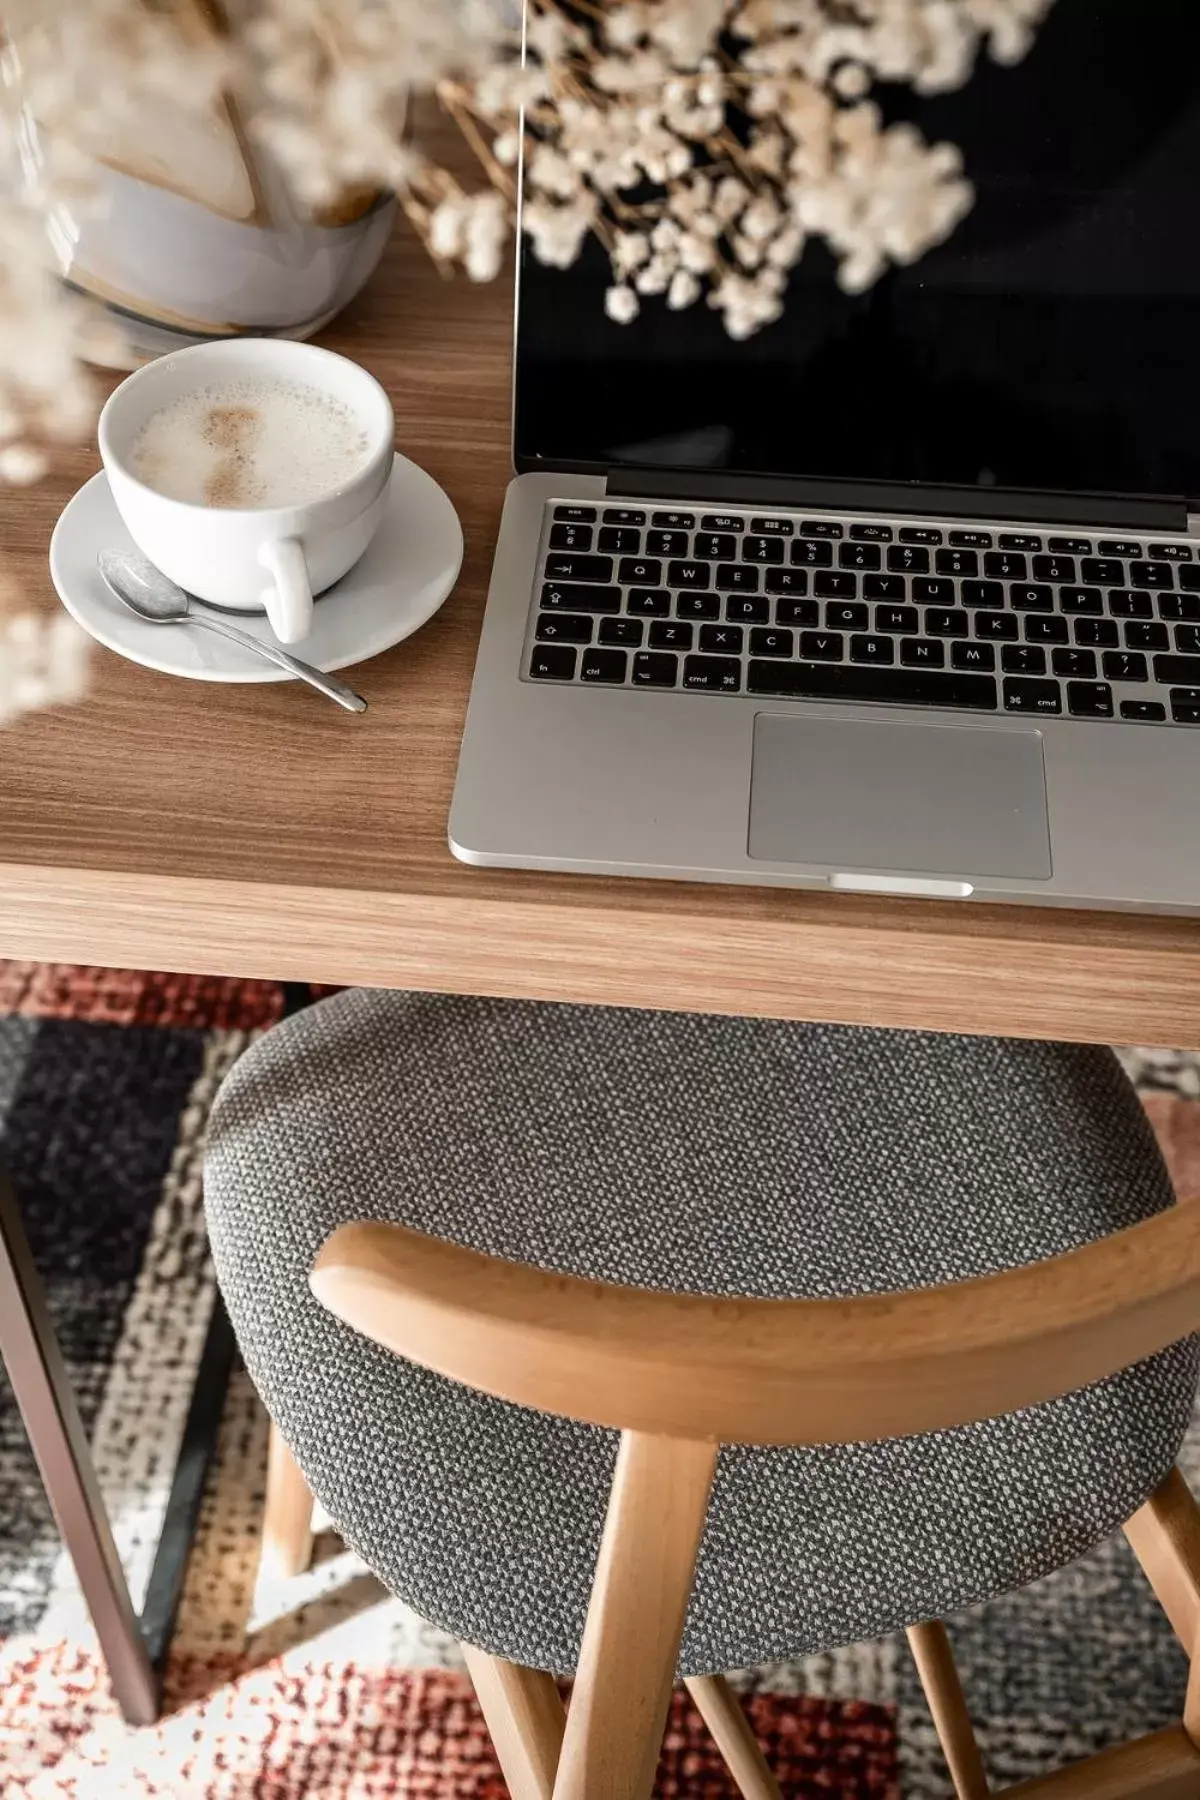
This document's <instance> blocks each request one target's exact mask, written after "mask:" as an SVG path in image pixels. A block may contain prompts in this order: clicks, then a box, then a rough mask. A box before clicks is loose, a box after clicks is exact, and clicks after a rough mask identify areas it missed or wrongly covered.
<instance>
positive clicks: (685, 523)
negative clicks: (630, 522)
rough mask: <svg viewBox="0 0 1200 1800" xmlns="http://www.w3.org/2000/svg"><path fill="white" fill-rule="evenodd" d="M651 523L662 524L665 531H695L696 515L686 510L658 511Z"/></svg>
mask: <svg viewBox="0 0 1200 1800" xmlns="http://www.w3.org/2000/svg"><path fill="white" fill-rule="evenodd" d="M650 523H651V524H652V525H661V526H662V527H663V529H664V530H665V531H694V530H695V529H696V515H695V513H685V512H656V513H655V514H654V515H653V517H652V518H651V520H650Z"/></svg>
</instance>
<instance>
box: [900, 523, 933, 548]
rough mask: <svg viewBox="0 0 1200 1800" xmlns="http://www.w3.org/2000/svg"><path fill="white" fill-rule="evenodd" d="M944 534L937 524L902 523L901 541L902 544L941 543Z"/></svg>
mask: <svg viewBox="0 0 1200 1800" xmlns="http://www.w3.org/2000/svg"><path fill="white" fill-rule="evenodd" d="M941 541H942V534H941V532H940V531H939V530H938V528H937V526H936V525H902V526H901V527H900V542H901V543H902V544H940V543H941Z"/></svg>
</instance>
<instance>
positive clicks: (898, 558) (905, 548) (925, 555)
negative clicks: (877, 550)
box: [887, 533, 941, 575]
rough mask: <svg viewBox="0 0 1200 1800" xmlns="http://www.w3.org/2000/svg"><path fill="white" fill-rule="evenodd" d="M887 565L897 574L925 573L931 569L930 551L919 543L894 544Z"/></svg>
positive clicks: (888, 555) (888, 554) (889, 552)
mask: <svg viewBox="0 0 1200 1800" xmlns="http://www.w3.org/2000/svg"><path fill="white" fill-rule="evenodd" d="M940 535H941V534H940V533H939V536H940ZM887 566H888V568H889V569H891V570H892V571H893V573H894V574H896V575H924V574H926V573H927V571H928V569H929V552H928V550H922V549H921V548H920V546H919V545H917V544H893V545H892V547H891V549H890V550H889V551H888V553H887Z"/></svg>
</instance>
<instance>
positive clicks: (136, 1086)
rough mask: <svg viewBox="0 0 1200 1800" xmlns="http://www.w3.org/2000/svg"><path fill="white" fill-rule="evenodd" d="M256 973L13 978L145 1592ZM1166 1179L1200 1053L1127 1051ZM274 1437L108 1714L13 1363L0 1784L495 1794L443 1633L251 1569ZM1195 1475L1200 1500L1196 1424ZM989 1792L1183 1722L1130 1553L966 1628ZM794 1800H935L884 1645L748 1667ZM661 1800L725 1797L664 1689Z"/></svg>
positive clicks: (218, 1484) (235, 1407) (255, 1422)
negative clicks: (146, 1721)
mask: <svg viewBox="0 0 1200 1800" xmlns="http://www.w3.org/2000/svg"><path fill="white" fill-rule="evenodd" d="M284 999H285V997H284V992H283V990H282V989H281V988H279V987H277V986H275V985H273V984H271V983H254V982H234V981H223V980H205V979H199V978H193V977H182V976H162V975H139V974H129V973H124V972H119V971H113V970H95V969H79V968H62V967H47V966H44V965H35V964H20V963H7V964H6V963H3V962H0V1147H2V1149H3V1154H4V1157H5V1160H6V1162H7V1164H8V1166H9V1168H10V1170H11V1172H12V1175H13V1178H14V1182H15V1184H16V1187H17V1191H18V1194H19V1196H20V1200H21V1204H22V1210H23V1213H24V1217H25V1221H26V1226H27V1229H28V1231H29V1234H30V1237H31V1240H32V1242H33V1247H34V1252H35V1255H36V1257H37V1259H38V1263H39V1266H40V1268H41V1270H42V1271H43V1275H44V1278H45V1280H46V1282H47V1285H48V1289H49V1294H50V1301H51V1307H52V1311H53V1316H54V1319H55V1323H56V1326H57V1329H58V1331H59V1334H60V1338H61V1340H62V1343H63V1346H64V1350H65V1352H66V1356H67V1359H68V1362H69V1365H70V1368H71V1373H72V1378H73V1381H74V1384H75V1391H76V1393H77V1394H78V1396H79V1401H80V1406H81V1409H82V1411H83V1414H84V1418H85V1422H86V1424H87V1427H88V1430H89V1432H90V1434H91V1437H92V1441H93V1446H94V1451H95V1455H96V1459H97V1463H98V1466H99V1470H100V1474H101V1480H102V1483H103V1486H104V1489H105V1493H106V1496H107V1499H108V1503H109V1507H110V1510H111V1513H112V1516H113V1518H114V1520H115V1524H116V1534H117V1538H118V1542H119V1546H120V1549H121V1553H122V1556H123V1559H124V1561H125V1564H126V1567H127V1569H128V1571H129V1573H130V1577H131V1581H132V1584H133V1587H134V1591H135V1598H137V1597H138V1595H139V1590H140V1588H141V1587H142V1586H143V1585H144V1583H145V1580H146V1577H147V1575H148V1573H149V1563H150V1559H151V1557H152V1554H153V1548H154V1543H155V1541H156V1538H157V1533H158V1527H159V1521H160V1517H161V1510H162V1505H163V1501H164V1498H165V1494H166V1490H167V1486H168V1483H169V1480H170V1474H171V1469H172V1465H173V1460H174V1454H175V1449H176V1446H177V1442H178V1437H179V1433H180V1430H181V1428H182V1423H183V1416H184V1412H185V1410H186V1406H187V1400H188V1396H189V1392H190V1386H191V1381H192V1375H193V1370H194V1368H195V1363H196V1358H197V1355H198V1352H199V1347H200V1343H201V1341H202V1339H203V1335H204V1329H205V1325H206V1322H207V1316H208V1309H209V1306H210V1303H211V1296H212V1285H211V1274H210V1272H209V1269H208V1266H207V1261H206V1254H205V1245H204V1236H203V1225H202V1213H201V1197H200V1165H201V1154H202V1142H203V1134H204V1129H205V1124H206V1121H207V1117H208V1112H209V1109H210V1107H211V1105H212V1101H213V1097H214V1095H215V1092H216V1089H217V1087H218V1085H219V1083H220V1081H221V1079H222V1077H223V1076H224V1074H225V1072H226V1071H227V1069H228V1068H229V1067H230V1066H231V1065H232V1063H233V1062H234V1060H235V1059H236V1057H237V1056H238V1055H239V1054H240V1052H241V1051H242V1049H243V1048H244V1047H245V1045H246V1043H247V1042H248V1041H249V1038H250V1036H251V1035H252V1034H253V1033H255V1032H257V1031H259V1030H261V1029H263V1028H264V1027H266V1026H268V1025H270V1024H271V1023H272V1022H273V1021H274V1020H275V1019H276V1018H278V1017H279V1016H280V1014H281V1013H282V1011H283V1008H284ZM1125 1056H1126V1061H1127V1065H1128V1066H1129V1068H1130V1070H1131V1073H1133V1074H1134V1076H1135V1078H1136V1079H1137V1081H1138V1083H1139V1086H1140V1087H1141V1089H1142V1093H1143V1097H1144V1099H1145V1102H1146V1105H1147V1108H1148V1110H1149V1111H1150V1113H1151V1116H1152V1118H1153V1120H1154V1124H1155V1127H1156V1130H1157V1131H1158V1134H1159V1138H1160V1141H1161V1142H1162V1143H1163V1146H1164V1149H1165V1150H1166V1152H1167V1155H1168V1158H1169V1160H1170V1161H1171V1164H1172V1169H1173V1172H1174V1174H1175V1179H1176V1185H1177V1187H1178V1189H1179V1191H1180V1193H1181V1194H1195V1195H1197V1196H1200V1058H1197V1057H1191V1056H1183V1055H1179V1054H1176V1053H1172V1052H1164V1051H1136V1052H1133V1051H1131V1052H1126V1053H1125ZM265 1448H266V1429H265V1421H264V1419H263V1415H262V1413H261V1411H260V1409H259V1407H258V1405H257V1402H256V1400H255V1397H254V1394H253V1392H252V1390H251V1389H250V1387H249V1384H248V1382H247V1381H246V1379H245V1377H244V1376H242V1375H240V1374H239V1375H238V1376H236V1377H235V1379H234V1381H233V1384H232V1386H231V1389H230V1393H229V1397H228V1402H227V1405H226V1408H225V1415H224V1422H223V1426H222V1434H221V1441H220V1446H219V1454H218V1458H217V1465H216V1468H215V1471H214V1474H213V1478H212V1481H211V1482H210V1486H209V1491H208V1494H207V1496H206V1500H205V1507H204V1515H203V1519H202V1524H201V1530H200V1534H199V1538H198V1541H197V1547H196V1551H195V1553H194V1555H193V1558H192V1562H191V1566H190V1569H189V1573H188V1581H187V1587H186V1591H185V1595H184V1601H183V1606H182V1609H181V1615H180V1623H179V1628H178V1631H177V1633H176V1638H175V1642H174V1645H173V1648H172V1653H171V1658H170V1663H169V1667H168V1671H167V1695H166V1708H167V1711H166V1716H165V1717H164V1719H163V1721H162V1723H161V1724H160V1725H158V1726H156V1727H154V1728H152V1729H150V1730H145V1731H140V1732H133V1731H129V1730H127V1729H126V1727H125V1726H124V1725H123V1724H122V1722H121V1721H120V1719H119V1717H118V1715H117V1714H116V1712H115V1710H114V1708H113V1706H112V1703H111V1701H110V1699H109V1697H108V1693H107V1687H106V1682H105V1678H104V1675H103V1671H102V1669H101V1667H100V1665H99V1662H98V1659H97V1656H96V1653H95V1649H94V1645H93V1641H92V1635H91V1631H90V1628H89V1626H88V1623H87V1619H86V1615H85V1613H84V1612H83V1609H82V1605H81V1603H80V1600H79V1597H78V1594H77V1592H76V1590H75V1586H74V1581H73V1578H72V1575H71V1571H70V1568H69V1566H68V1565H67V1564H66V1561H65V1559H64V1557H63V1556H62V1554H61V1552H60V1550H59V1546H58V1541H57V1538H56V1535H55V1532H54V1528H53V1522H52V1520H51V1518H50V1514H49V1511H48V1508H47V1506H46V1503H45V1499H44V1496H43V1494H42V1491H41V1487H40V1484H39V1481H38V1477H37V1472H36V1470H35V1468H34V1466H33V1463H32V1459H31V1457H30V1456H29V1452H28V1449H27V1446H26V1444H25V1440H24V1437H23V1433H22V1430H21V1426H20V1421H19V1419H18V1418H17V1415H16V1409H15V1406H14V1405H13V1402H12V1398H11V1395H10V1394H9V1392H8V1389H7V1387H6V1385H5V1384H4V1383H3V1378H2V1376H0V1796H3V1800H9V1797H10V1796H13V1797H15V1796H17V1795H20V1796H23V1797H27V1800H45V1797H49V1796H80V1797H87V1800H93V1797H95V1800H107V1797H108V1796H115V1795H120V1796H126V1795H128V1796H138V1797H143V1800H165V1797H166V1796H170V1797H171V1800H268V1797H269V1800H300V1796H312V1797H313V1800H318V1797H319V1800H368V1797H370V1800H382V1797H383V1796H387V1797H389V1800H391V1797H397V1800H417V1797H418V1796H419V1797H421V1800H459V1797H460V1796H461V1800H502V1796H503V1795H504V1793H505V1788H504V1784H503V1782H502V1780H501V1777H500V1773H499V1770H498V1768H497V1767H496V1763H495V1759H494V1757H493V1755H492V1752H491V1748H490V1745H489V1742H488V1739H487V1734H486V1731H485V1730H484V1728H483V1725H482V1721H481V1719H480V1717H479V1714H478V1711H477V1709H476V1707H475V1705H474V1702H473V1699H472V1697H471V1694H470V1688H469V1685H468V1683H467V1681H466V1678H465V1676H464V1674H463V1673H462V1668H461V1662H460V1659H459V1656H458V1653H457V1649H456V1647H455V1645H454V1644H453V1642H452V1641H451V1640H449V1639H447V1638H445V1637H444V1636H443V1635H442V1634H441V1633H439V1632H437V1631H435V1630H434V1629H433V1628H432V1627H430V1626H428V1625H426V1624H424V1623H423V1622H422V1621H421V1620H419V1619H417V1618H416V1617H415V1615H413V1614H412V1613H410V1612H408V1611H407V1609H406V1608H404V1607H402V1606H401V1605H400V1604H399V1603H398V1602H397V1601H395V1600H393V1599H391V1598H390V1597H389V1596H388V1595H387V1594H386V1593H384V1592H383V1591H382V1590H381V1589H380V1587H379V1585H378V1584H377V1583H376V1582H375V1580H374V1578H373V1577H372V1576H371V1575H370V1574H369V1573H368V1572H367V1571H366V1570H365V1569H364V1568H363V1567H362V1565H361V1564H359V1563H358V1562H357V1561H356V1560H355V1558H354V1557H352V1556H351V1555H350V1554H349V1553H348V1552H346V1551H345V1550H344V1549H343V1548H342V1547H341V1545H340V1544H339V1542H338V1541H337V1539H336V1538H334V1537H333V1536H332V1535H330V1534H326V1535H325V1536H323V1537H322V1538H321V1539H320V1540H319V1542H318V1550H317V1557H316V1560H315V1564H314V1568H313V1570H312V1572H311V1573H310V1574H308V1575H306V1576H304V1577H302V1578H300V1579H299V1580H297V1581H293V1582H287V1583H275V1584H272V1583H270V1582H267V1581H258V1580H257V1556H258V1531H259V1523H260V1517H261V1508H262V1478H263V1469H264V1464H265ZM1185 1469H1186V1471H1187V1472H1188V1473H1189V1475H1190V1477H1191V1479H1192V1481H1193V1485H1195V1486H1196V1487H1197V1489H1198V1490H1200V1427H1198V1428H1197V1430H1196V1431H1195V1432H1194V1434H1193V1438H1192V1441H1191V1443H1190V1444H1189V1447H1188V1453H1187V1456H1186V1458H1185ZM953 1636H954V1642H955V1649H956V1652H957V1654H958V1657H959V1661H960V1666H961V1668H962V1670H963V1675H964V1680H965V1683H966V1687H967V1692H968V1697H969V1699H970V1702H971V1706H972V1710H973V1713H974V1715H975V1718H976V1720H977V1723H978V1727H979V1734H980V1739H981V1742H982V1745H983V1749H984V1753H985V1756H986V1758H987V1760H988V1763H989V1767H990V1771H991V1773H992V1774H993V1776H994V1777H995V1779H996V1780H997V1782H1011V1781H1016V1780H1018V1779H1022V1778H1025V1777H1028V1776H1030V1775H1034V1774H1038V1773H1041V1772H1043V1771H1045V1770H1047V1769H1050V1768H1052V1767H1054V1766H1056V1765H1057V1764H1059V1763H1062V1762H1065V1761H1068V1760H1071V1759H1073V1758H1075V1757H1078V1756H1081V1755H1084V1754H1086V1753H1087V1752H1089V1751H1091V1750H1094V1749H1098V1748H1101V1747H1102V1746H1103V1745H1105V1744H1107V1743H1111V1742H1114V1741H1117V1740H1119V1739H1121V1738H1123V1737H1127V1736H1132V1735H1134V1734H1136V1733H1138V1732H1141V1731H1147V1730H1152V1729H1154V1728H1155V1727H1157V1726H1158V1725H1160V1724H1166V1723H1170V1722H1172V1721H1173V1720H1174V1719H1176V1718H1177V1717H1178V1715H1179V1711H1180V1709H1181V1706H1182V1700H1183V1691H1184V1686H1185V1679H1186V1671H1185V1665H1184V1661H1183V1658H1182V1656H1181V1654H1180V1653H1179V1651H1178V1649H1177V1647H1176V1645H1175V1643H1174V1640H1173V1639H1172V1637H1171V1634H1170V1632H1169V1630H1168V1629H1167V1628H1166V1626H1165V1624H1164V1622H1163V1621H1162V1619H1161V1616H1160V1615H1159V1613H1158V1609H1157V1607H1156V1605H1155V1603H1154V1601H1153V1599H1152V1598H1151V1596H1150V1595H1149V1593H1148V1590H1147V1589H1146V1588H1145V1586H1144V1584H1143V1583H1142V1581H1141V1578H1140V1575H1139V1574H1138V1571H1137V1570H1136V1568H1135V1567H1134V1565H1133V1562H1132V1558H1131V1557H1130V1556H1129V1554H1128V1552H1127V1550H1126V1548H1125V1546H1124V1542H1123V1540H1121V1539H1119V1538H1118V1539H1115V1540H1113V1541H1111V1542H1110V1543H1108V1544H1105V1545H1103V1546H1102V1547H1101V1548H1100V1549H1099V1550H1098V1551H1096V1552H1095V1553H1094V1554H1093V1555H1092V1556H1091V1557H1089V1558H1088V1559H1087V1560H1086V1561H1085V1562H1083V1563H1080V1564H1077V1565H1076V1566H1075V1567H1074V1568H1072V1569H1069V1570H1066V1571H1064V1572H1062V1573H1061V1574H1059V1575H1057V1576H1054V1577H1052V1578H1051V1579H1050V1580H1049V1581H1045V1582H1042V1583H1040V1584H1038V1586H1036V1587H1035V1588H1031V1589H1027V1590H1025V1591H1024V1592H1023V1593H1021V1594H1018V1595H1014V1596H1011V1597H1009V1598H1007V1599H1005V1600H1002V1601H999V1602H996V1603H993V1604H992V1605H990V1606H988V1607H986V1608H984V1609H982V1610H980V1611H978V1612H975V1613H972V1614H969V1615H967V1616H966V1617H964V1618H962V1619H960V1620H958V1621H956V1622H955V1623H954V1626H953ZM741 1680H742V1685H743V1686H744V1687H745V1688H746V1689H747V1691H748V1695H749V1705H750V1709H751V1715H752V1718H753V1720H754V1724H755V1727H756V1729H757V1731H758V1733H759V1736H760V1738H761V1739H762V1742H763V1744H764V1746H765V1748H766V1749H767V1751H768V1754H769V1756H770V1759H771V1761H772V1764H773V1766H774V1767H775V1769H776V1771H777V1773H778V1775H779V1778H780V1781H781V1784H782V1786H783V1790H784V1792H785V1793H786V1794H787V1795H788V1796H789V1800H790V1797H792V1796H795V1797H797V1800H818V1797H820V1800H868V1797H870V1800H877V1797H879V1800H882V1797H885V1796H886V1797H887V1800H948V1797H949V1796H950V1794H951V1789H950V1787H949V1783H948V1781H947V1779H946V1776H945V1773H944V1770H943V1768H942V1766H941V1763H940V1758H939V1756H938V1753H937V1750H936V1746H935V1743H934V1740H933V1733H932V1727H931V1725H930V1721H929V1718H928V1714H927V1713H926V1710H925V1708H924V1705H923V1703H922V1700H921V1696H920V1692H919V1688H918V1685H917V1681H916V1677H915V1674H914V1672H913V1670H912V1667H911V1663H910V1661H909V1658H908V1654H907V1651H906V1649H905V1647H904V1644H903V1641H902V1640H895V1639H885V1640H882V1641H880V1642H877V1643H871V1644H860V1645H853V1646H849V1647H847V1648H844V1649H841V1650H837V1651H834V1652H832V1653H830V1654H828V1655H825V1656H820V1657H814V1658H811V1659H809V1660H807V1661H805V1662H803V1663H798V1664H787V1665H782V1664H781V1665H773V1666H771V1667H768V1668H763V1669H757V1670H754V1671H749V1672H747V1673H746V1674H745V1675H744V1676H743V1677H742V1678H741ZM659 1792H660V1793H662V1794H667V1795H673V1796H674V1795H679V1796H682V1795H687V1796H689V1800H690V1797H692V1796H696V1797H704V1800H708V1797H709V1796H712V1797H713V1800H716V1796H727V1795H732V1793H733V1789H732V1787H731V1785H730V1783H729V1781H728V1779H727V1777H726V1776H725V1774H724V1771H723V1769H722V1767H721V1765H720V1764H719V1762H718V1760H717V1759H716V1757H715V1753H714V1752H713V1751H712V1749H711V1746H710V1745H709V1742H708V1739H707V1736H706V1734H705V1732H704V1729H703V1727H702V1725H701V1723H700V1721H699V1719H698V1718H697V1716H696V1715H695V1713H694V1712H693V1711H692V1710H691V1708H690V1706H689V1704H688V1703H687V1701H686V1700H685V1699H684V1698H683V1697H682V1696H677V1697H676V1702H675V1708H674V1712H673V1715H672V1720H671V1727H670V1730H669V1733H668V1737H667V1742H666V1746H665V1749H664V1754H663V1761H662V1766H661V1769H660V1774H659Z"/></svg>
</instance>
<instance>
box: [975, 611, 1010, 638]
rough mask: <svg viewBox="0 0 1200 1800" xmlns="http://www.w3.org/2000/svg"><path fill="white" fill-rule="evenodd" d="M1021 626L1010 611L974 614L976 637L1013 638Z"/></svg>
mask: <svg viewBox="0 0 1200 1800" xmlns="http://www.w3.org/2000/svg"><path fill="white" fill-rule="evenodd" d="M1020 630H1021V627H1020V625H1019V624H1018V623H1017V620H1016V619H1015V618H1014V617H1013V615H1012V613H994V612H981V613H976V614H975V636H976V637H978V638H1015V637H1017V636H1019V635H1020Z"/></svg>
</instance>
